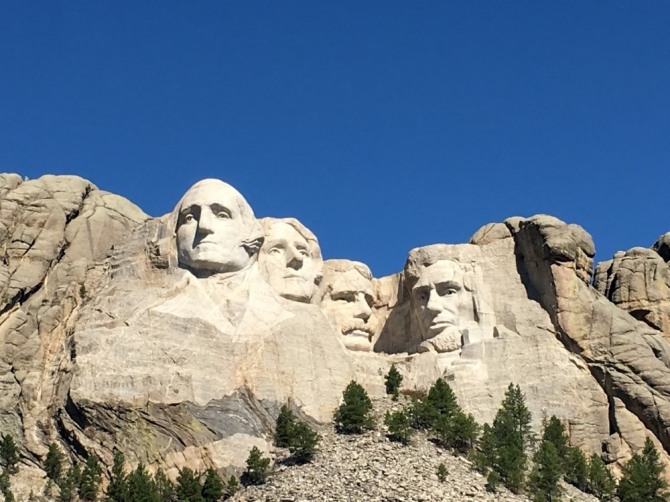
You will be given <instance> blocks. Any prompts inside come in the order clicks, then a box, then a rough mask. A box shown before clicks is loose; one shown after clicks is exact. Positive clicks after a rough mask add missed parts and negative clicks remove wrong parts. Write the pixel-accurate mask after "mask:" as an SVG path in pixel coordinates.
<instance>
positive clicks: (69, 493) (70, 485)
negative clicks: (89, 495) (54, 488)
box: [58, 464, 81, 502]
mask: <svg viewBox="0 0 670 502" xmlns="http://www.w3.org/2000/svg"><path fill="white" fill-rule="evenodd" d="M80 479H81V472H80V471H79V467H78V466H77V465H76V464H75V465H73V466H71V467H70V468H69V469H68V470H67V472H66V473H65V476H63V477H62V478H61V480H60V483H59V484H58V487H59V488H60V494H59V495H58V502H72V501H73V500H74V498H75V495H77V488H78V486H79V480H80Z"/></svg>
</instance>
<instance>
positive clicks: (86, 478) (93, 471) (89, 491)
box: [79, 455, 102, 500]
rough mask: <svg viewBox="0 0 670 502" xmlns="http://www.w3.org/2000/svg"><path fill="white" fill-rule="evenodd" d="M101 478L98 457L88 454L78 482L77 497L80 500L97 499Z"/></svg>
mask: <svg viewBox="0 0 670 502" xmlns="http://www.w3.org/2000/svg"><path fill="white" fill-rule="evenodd" d="M101 479H102V468H101V467H100V462H99V461H98V457H96V456H95V455H89V457H88V458H87V459H86V465H85V466H84V470H83V472H82V473H81V481H80V483H79V497H80V498H81V499H82V500H97V498H98V491H99V489H100V481H101Z"/></svg>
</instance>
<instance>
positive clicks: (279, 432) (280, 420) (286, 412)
mask: <svg viewBox="0 0 670 502" xmlns="http://www.w3.org/2000/svg"><path fill="white" fill-rule="evenodd" d="M295 420H296V418H295V415H294V414H293V412H292V411H291V410H290V409H289V407H288V405H286V404H285V405H283V406H282V407H281V410H280V411H279V416H277V422H276V426H275V441H274V443H275V446H277V447H278V448H288V447H289V444H291V438H292V435H293V427H294V426H295Z"/></svg>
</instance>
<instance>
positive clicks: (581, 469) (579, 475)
mask: <svg viewBox="0 0 670 502" xmlns="http://www.w3.org/2000/svg"><path fill="white" fill-rule="evenodd" d="M600 462H601V463H602V460H601V461H600ZM604 465H605V464H603V467H604ZM563 472H564V473H565V475H564V476H565V481H566V482H568V483H570V484H571V485H573V486H576V487H577V488H579V489H580V490H581V491H583V492H584V491H586V490H587V488H588V476H589V469H588V465H587V463H586V457H585V456H584V453H582V450H580V449H579V448H576V447H569V448H568V450H567V453H566V455H565V459H564V461H563Z"/></svg>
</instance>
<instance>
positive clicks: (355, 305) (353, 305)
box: [318, 260, 377, 352]
mask: <svg viewBox="0 0 670 502" xmlns="http://www.w3.org/2000/svg"><path fill="white" fill-rule="evenodd" d="M373 295H374V290H373V284H372V273H371V272H370V269H369V268H368V267H367V266H366V265H364V264H363V263H360V262H357V261H350V260H327V261H326V262H324V264H323V279H322V280H321V286H320V289H319V293H318V300H319V305H320V306H321V308H322V309H323V311H324V313H325V314H326V317H328V320H329V321H330V324H331V326H332V327H333V329H334V330H335V333H337V335H340V336H341V337H339V339H340V340H341V342H342V343H343V344H344V346H345V347H346V348H348V349H350V350H355V351H362V352H368V351H370V350H372V346H373V344H374V340H373V338H374V335H375V330H376V328H377V318H376V317H375V316H374V314H373V311H372V306H373V301H374V296H373Z"/></svg>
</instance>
